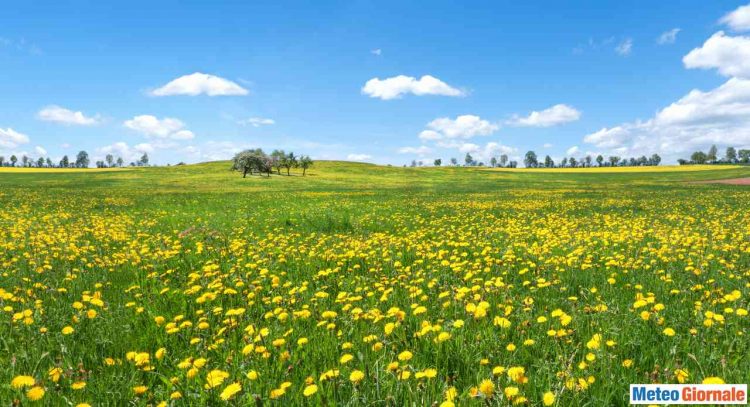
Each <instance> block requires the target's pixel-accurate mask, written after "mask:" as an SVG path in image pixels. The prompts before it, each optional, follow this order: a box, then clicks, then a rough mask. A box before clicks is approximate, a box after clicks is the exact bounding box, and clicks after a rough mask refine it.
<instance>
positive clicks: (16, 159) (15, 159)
mask: <svg viewBox="0 0 750 407" xmlns="http://www.w3.org/2000/svg"><path fill="white" fill-rule="evenodd" d="M17 162H18V157H16V155H15V154H13V155H12V156H10V166H11V167H15V166H16V163H17Z"/></svg>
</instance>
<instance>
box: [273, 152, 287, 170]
mask: <svg viewBox="0 0 750 407" xmlns="http://www.w3.org/2000/svg"><path fill="white" fill-rule="evenodd" d="M285 157H286V154H285V153H284V150H273V152H271V166H272V167H273V168H274V169H275V170H276V173H277V174H279V175H281V167H283V166H284V165H283V162H284V158H285Z"/></svg>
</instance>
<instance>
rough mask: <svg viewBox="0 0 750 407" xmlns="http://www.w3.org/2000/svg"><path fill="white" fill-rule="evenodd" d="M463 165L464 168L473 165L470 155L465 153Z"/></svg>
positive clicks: (472, 158)
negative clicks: (464, 165)
mask: <svg viewBox="0 0 750 407" xmlns="http://www.w3.org/2000/svg"><path fill="white" fill-rule="evenodd" d="M464 163H465V164H466V166H467V167H468V166H471V165H472V164H473V163H474V157H472V156H471V154H469V153H466V157H464Z"/></svg>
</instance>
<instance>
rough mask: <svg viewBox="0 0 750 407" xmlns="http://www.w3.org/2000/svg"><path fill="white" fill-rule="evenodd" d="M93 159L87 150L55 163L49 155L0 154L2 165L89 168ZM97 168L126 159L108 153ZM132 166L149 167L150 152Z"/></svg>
mask: <svg viewBox="0 0 750 407" xmlns="http://www.w3.org/2000/svg"><path fill="white" fill-rule="evenodd" d="M90 164H91V159H90V158H89V153H87V152H86V151H80V152H79V153H78V154H76V157H75V160H71V159H70V158H68V156H67V155H64V156H63V157H62V158H61V159H60V161H59V162H57V163H55V162H53V161H52V159H51V158H49V157H46V158H45V157H39V158H37V159H33V158H30V157H29V156H27V155H23V156H21V159H20V160H19V159H18V157H17V156H16V155H15V154H13V155H11V156H10V157H8V159H7V160H6V159H5V156H2V155H0V167H20V168H89V165H90ZM95 166H96V168H117V167H124V166H125V161H124V160H123V159H122V157H117V158H115V157H114V156H113V155H112V154H107V155H106V157H105V158H104V160H101V161H97V162H96V163H95ZM129 166H130V167H148V166H149V163H148V154H147V153H143V155H142V156H141V158H140V159H138V161H133V162H131V163H130V164H129Z"/></svg>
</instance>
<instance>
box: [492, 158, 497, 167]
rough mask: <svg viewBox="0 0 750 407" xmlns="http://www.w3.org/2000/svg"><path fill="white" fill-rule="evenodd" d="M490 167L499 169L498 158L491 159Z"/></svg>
mask: <svg viewBox="0 0 750 407" xmlns="http://www.w3.org/2000/svg"><path fill="white" fill-rule="evenodd" d="M490 166H492V167H497V158H495V157H492V158H490Z"/></svg>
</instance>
